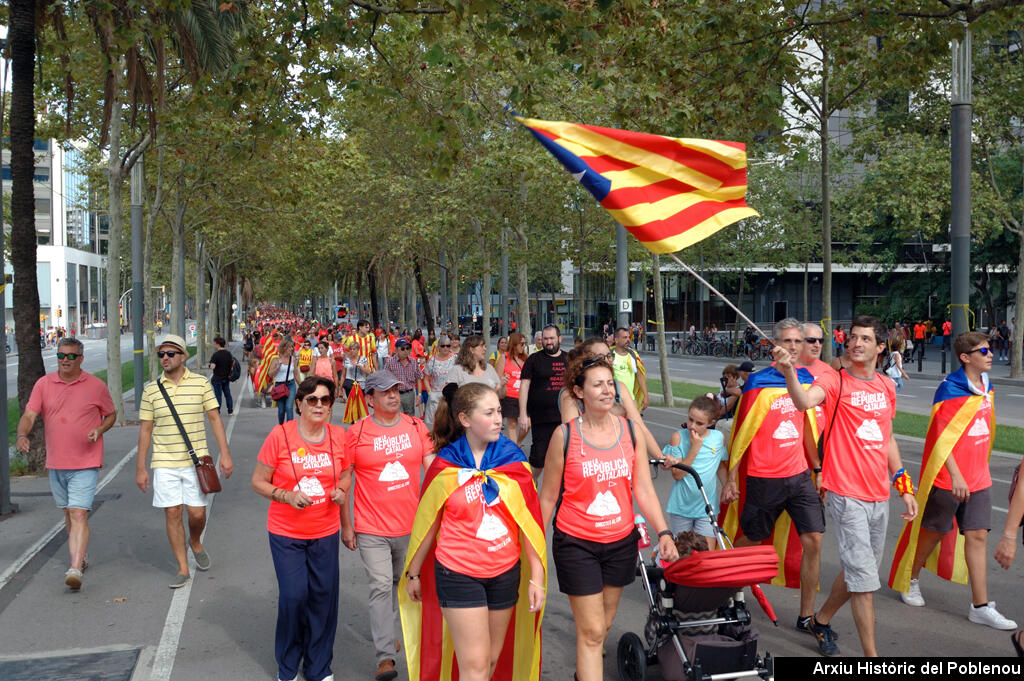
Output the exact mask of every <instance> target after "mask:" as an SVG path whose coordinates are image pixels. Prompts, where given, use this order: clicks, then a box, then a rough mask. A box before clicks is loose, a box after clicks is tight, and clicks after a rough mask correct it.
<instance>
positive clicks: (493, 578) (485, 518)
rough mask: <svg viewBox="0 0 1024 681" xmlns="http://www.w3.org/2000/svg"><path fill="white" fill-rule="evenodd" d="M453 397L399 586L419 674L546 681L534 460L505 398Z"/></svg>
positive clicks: (409, 650)
mask: <svg viewBox="0 0 1024 681" xmlns="http://www.w3.org/2000/svg"><path fill="white" fill-rule="evenodd" d="M453 388H454V384H451V385H449V386H446V397H445V400H443V401H442V403H441V405H440V406H439V408H438V411H437V415H436V417H435V421H434V431H433V438H434V444H435V446H436V447H438V448H439V451H438V454H437V458H436V459H434V462H433V464H431V466H430V468H429V469H428V470H427V473H426V477H425V479H424V481H423V493H422V495H421V496H420V503H419V507H418V508H417V511H416V519H415V521H414V523H413V529H412V534H411V536H410V540H409V552H408V553H407V554H406V570H405V574H404V575H403V577H402V580H401V583H400V585H399V590H398V593H399V604H400V609H401V615H402V630H403V634H404V638H405V651H406V660H407V662H408V665H409V679H410V681H449V680H450V679H453V678H458V679H459V680H460V681H488V679H495V680H496V681H538V679H539V678H540V623H541V618H542V616H543V614H544V602H545V590H546V589H547V574H546V571H547V561H546V543H545V539H544V531H543V529H542V525H541V514H540V503H539V501H538V498H537V491H536V488H535V487H534V485H533V477H532V474H531V471H530V466H529V464H528V463H527V459H526V455H525V454H523V452H522V450H521V449H519V447H518V446H516V444H515V443H514V442H512V441H511V440H509V439H508V438H506V437H505V436H503V435H502V434H501V426H502V422H501V409H500V407H499V403H498V394H497V393H496V392H495V391H494V390H493V389H491V388H490V387H488V386H486V385H483V384H480V383H470V384H467V385H465V386H463V387H462V388H459V389H458V390H457V391H455V390H453Z"/></svg>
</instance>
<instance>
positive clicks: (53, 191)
mask: <svg viewBox="0 0 1024 681" xmlns="http://www.w3.org/2000/svg"><path fill="white" fill-rule="evenodd" d="M5 147H6V145H5ZM35 153H36V164H35V177H34V180H35V181H34V185H35V200H36V216H35V217H36V238H37V243H38V246H37V252H36V257H37V261H38V264H37V266H36V276H37V278H38V284H39V325H40V327H41V328H44V329H47V328H49V327H51V326H53V327H62V328H65V329H67V330H68V331H69V332H71V333H74V334H76V335H82V329H83V328H84V327H86V326H87V325H88V324H90V323H94V322H101V321H103V319H104V317H105V316H106V269H107V243H108V231H107V219H106V216H103V217H100V216H99V215H98V212H97V210H96V197H95V196H94V195H91V194H90V192H89V190H88V183H87V178H86V176H85V175H84V174H83V173H82V172H81V167H80V166H81V165H82V156H81V154H80V153H79V151H78V149H76V148H75V147H74V146H68V147H67V148H66V149H65V148H62V147H61V145H60V144H59V143H57V142H56V141H55V140H44V139H36V141H35ZM3 191H4V196H5V200H6V201H9V200H10V199H9V197H10V191H11V166H10V151H9V150H8V149H7V148H4V149H3ZM6 231H8V232H9V231H10V227H9V226H6ZM4 272H5V274H9V275H13V273H14V270H13V268H12V267H11V264H10V263H9V262H5V267H4ZM15 285H17V282H15ZM4 299H5V313H6V317H5V319H6V322H5V323H6V325H7V328H8V329H13V328H14V313H13V307H12V306H13V297H12V290H11V287H10V286H9V287H7V289H6V290H5V295H4Z"/></svg>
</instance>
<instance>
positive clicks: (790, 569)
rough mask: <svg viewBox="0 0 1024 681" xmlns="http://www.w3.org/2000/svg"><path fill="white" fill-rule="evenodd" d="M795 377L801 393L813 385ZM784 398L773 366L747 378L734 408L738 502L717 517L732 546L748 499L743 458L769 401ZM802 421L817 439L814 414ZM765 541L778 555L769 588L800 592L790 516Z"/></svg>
mask: <svg viewBox="0 0 1024 681" xmlns="http://www.w3.org/2000/svg"><path fill="white" fill-rule="evenodd" d="M796 375H797V378H798V379H799V380H800V383H801V384H802V385H803V386H804V390H806V389H807V388H809V387H810V385H811V384H812V383H814V376H812V375H811V372H809V371H808V370H807V369H804V368H800V369H797V372H796ZM786 394H788V393H787V391H786V377H785V376H783V375H782V374H781V373H780V372H779V370H778V369H776V368H775V367H774V366H770V367H767V368H765V369H762V370H761V371H756V372H754V373H752V374H750V378H749V379H747V382H746V383H744V384H743V394H742V395H740V399H739V402H738V403H737V405H736V416H735V421H734V422H733V425H732V433H731V435H730V437H729V470H730V471H731V470H732V469H733V468H736V467H737V466H739V471H738V474H737V480H736V481H737V484H738V485H739V491H740V498H739V499H738V500H736V501H734V502H732V503H731V504H729V505H728V506H727V507H726V509H725V510H724V511H723V512H722V513H721V515H720V516H719V524H720V525H721V526H722V530H723V531H724V532H725V533H726V534H727V535H728V536H729V537H731V538H732V540H733V542H735V541H736V540H737V539H738V538H739V537H740V535H742V534H743V530H741V529H740V518H741V517H743V504H744V503H745V502H746V499H747V464H748V459H747V457H746V456H745V454H746V453H747V449H749V447H750V443H751V442H752V441H753V439H754V434H755V433H756V432H757V430H758V428H760V427H761V424H762V423H763V422H764V418H765V415H766V414H768V411H769V410H770V409H771V406H772V401H774V400H775V399H776V398H777V397H780V396H782V395H786ZM805 418H806V419H807V425H806V426H805V427H809V428H810V429H811V432H812V433H813V434H814V436H815V437H817V421H816V419H815V417H814V410H811V409H809V410H807V411H806V412H805ZM801 451H802V445H801ZM768 541H769V542H770V543H771V544H772V545H773V546H774V547H775V552H776V553H777V554H778V555H779V572H778V574H777V575H776V576H775V579H773V580H772V584H774V585H775V586H788V587H790V588H792V589H799V588H800V561H801V559H802V558H803V545H802V544H801V543H800V535H799V534H798V533H797V531H796V525H794V524H793V521H792V519H791V518H790V517H789V513H787V512H785V511H783V512H782V513H781V514H779V517H778V519H777V520H776V521H775V529H774V530H773V531H772V534H771V536H770V537H769V538H768Z"/></svg>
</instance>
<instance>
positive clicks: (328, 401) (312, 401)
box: [302, 395, 334, 407]
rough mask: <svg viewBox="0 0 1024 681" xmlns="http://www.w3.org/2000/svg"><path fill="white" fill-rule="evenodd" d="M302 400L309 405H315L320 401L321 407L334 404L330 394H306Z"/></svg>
mask: <svg viewBox="0 0 1024 681" xmlns="http://www.w3.org/2000/svg"><path fill="white" fill-rule="evenodd" d="M302 401H303V402H305V403H306V404H308V405H309V406H311V407H315V406H316V403H317V402H319V403H320V406H321V407H329V406H331V405H332V404H334V398H333V397H332V396H330V395H321V396H320V397H317V396H316V395H307V396H306V397H305V399H303V400H302Z"/></svg>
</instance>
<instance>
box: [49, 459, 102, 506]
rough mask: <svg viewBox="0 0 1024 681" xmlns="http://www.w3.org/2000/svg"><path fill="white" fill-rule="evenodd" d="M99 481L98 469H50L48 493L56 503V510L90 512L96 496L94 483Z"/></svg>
mask: <svg viewBox="0 0 1024 681" xmlns="http://www.w3.org/2000/svg"><path fill="white" fill-rule="evenodd" d="M99 479H100V469H99V468H78V469H72V470H56V469H53V468H51V469H50V491H51V492H52V493H53V500H54V501H56V502H57V508H84V509H85V510H87V511H89V510H92V500H93V497H95V496H96V483H97V482H99Z"/></svg>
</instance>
